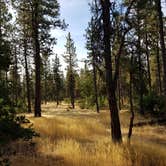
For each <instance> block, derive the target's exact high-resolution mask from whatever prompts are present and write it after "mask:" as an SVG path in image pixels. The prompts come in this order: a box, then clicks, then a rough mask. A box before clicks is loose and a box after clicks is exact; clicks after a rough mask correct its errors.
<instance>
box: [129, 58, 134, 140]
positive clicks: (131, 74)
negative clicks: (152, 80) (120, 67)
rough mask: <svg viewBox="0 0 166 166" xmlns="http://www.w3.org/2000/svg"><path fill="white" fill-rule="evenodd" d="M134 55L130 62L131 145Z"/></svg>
mask: <svg viewBox="0 0 166 166" xmlns="http://www.w3.org/2000/svg"><path fill="white" fill-rule="evenodd" d="M132 66H133V55H132V57H131V60H130V85H129V86H130V89H129V95H130V96H129V97H130V112H131V116H130V124H129V131H128V142H129V143H130V138H131V135H132V130H133V122H134V110H133V70H132Z"/></svg>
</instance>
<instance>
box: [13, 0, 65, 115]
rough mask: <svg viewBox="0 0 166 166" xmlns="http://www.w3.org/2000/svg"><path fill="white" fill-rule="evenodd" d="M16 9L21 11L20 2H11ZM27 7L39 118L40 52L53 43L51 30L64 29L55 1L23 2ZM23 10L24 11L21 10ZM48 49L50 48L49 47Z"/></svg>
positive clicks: (36, 105)
mask: <svg viewBox="0 0 166 166" xmlns="http://www.w3.org/2000/svg"><path fill="white" fill-rule="evenodd" d="M13 2H14V4H15V5H16V6H17V9H20V10H22V7H23V6H22V1H20V0H13ZM24 2H26V4H27V5H28V8H26V9H25V11H26V10H28V12H29V13H30V15H29V17H30V22H31V32H32V39H33V48H34V62H35V117H40V116H41V63H42V59H41V50H43V49H48V48H47V46H48V45H49V46H50V44H53V43H54V38H52V37H51V35H50V30H51V29H52V28H57V27H60V28H62V29H64V28H65V27H66V25H65V23H64V21H61V20H60V19H59V15H60V14H59V8H60V6H59V3H58V1H57V0H30V1H24ZM23 10H24V9H23ZM49 48H50V47H49Z"/></svg>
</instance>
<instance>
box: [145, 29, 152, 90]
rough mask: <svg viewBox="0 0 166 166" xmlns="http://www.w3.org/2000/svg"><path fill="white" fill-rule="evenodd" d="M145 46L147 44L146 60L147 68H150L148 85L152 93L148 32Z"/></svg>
mask: <svg viewBox="0 0 166 166" xmlns="http://www.w3.org/2000/svg"><path fill="white" fill-rule="evenodd" d="M145 44H146V59H147V65H148V66H147V67H148V83H149V89H150V91H151V90H152V85H151V72H150V60H149V48H148V35H147V32H146V36H145Z"/></svg>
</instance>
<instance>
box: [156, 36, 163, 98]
mask: <svg viewBox="0 0 166 166" xmlns="http://www.w3.org/2000/svg"><path fill="white" fill-rule="evenodd" d="M156 60H157V77H158V80H157V82H158V87H159V94H160V95H161V93H162V83H161V63H160V50H159V44H158V39H157V46H156Z"/></svg>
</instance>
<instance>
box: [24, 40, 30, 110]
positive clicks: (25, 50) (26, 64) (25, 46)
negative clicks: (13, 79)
mask: <svg viewBox="0 0 166 166" xmlns="http://www.w3.org/2000/svg"><path fill="white" fill-rule="evenodd" d="M24 61H25V76H26V89H27V102H28V113H31V112H32V110H31V94H30V79H29V71H28V62H27V41H26V39H24Z"/></svg>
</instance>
